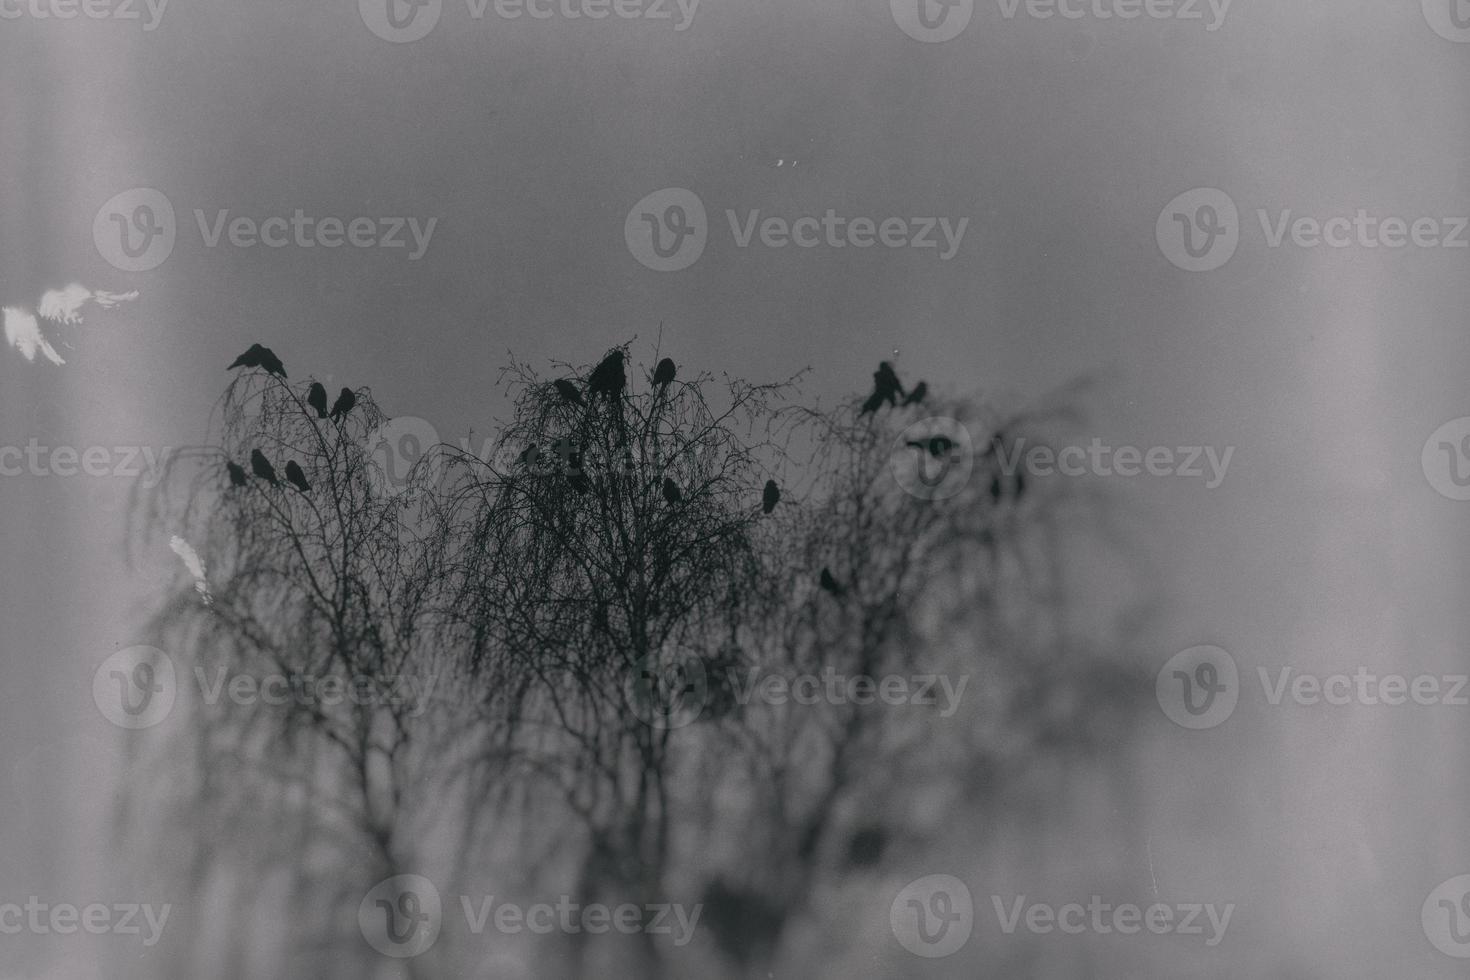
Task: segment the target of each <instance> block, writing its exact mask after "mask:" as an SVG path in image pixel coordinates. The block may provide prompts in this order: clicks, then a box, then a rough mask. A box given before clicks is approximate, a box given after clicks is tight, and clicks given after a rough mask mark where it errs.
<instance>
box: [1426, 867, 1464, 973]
mask: <svg viewBox="0 0 1470 980" xmlns="http://www.w3.org/2000/svg"><path fill="white" fill-rule="evenodd" d="M1419 923H1420V925H1421V926H1423V928H1424V935H1425V936H1426V937H1427V938H1428V939H1429V941H1430V943H1432V944H1433V946H1434V948H1435V949H1437V950H1439V951H1440V952H1441V953H1443V954H1444V955H1446V956H1453V957H1454V958H1455V959H1461V960H1463V959H1466V958H1470V874H1465V875H1456V876H1455V877H1453V878H1450V879H1449V880H1448V881H1442V882H1440V883H1439V884H1438V885H1436V886H1435V887H1434V889H1433V890H1432V891H1431V892H1430V893H1429V896H1428V897H1427V898H1425V899H1424V904H1423V906H1421V907H1420V909H1419Z"/></svg>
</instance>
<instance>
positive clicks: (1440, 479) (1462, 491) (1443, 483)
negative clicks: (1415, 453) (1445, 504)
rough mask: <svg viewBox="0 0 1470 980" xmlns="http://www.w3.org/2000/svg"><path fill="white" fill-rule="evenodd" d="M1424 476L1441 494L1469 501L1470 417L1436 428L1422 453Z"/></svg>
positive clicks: (1420, 455) (1453, 420) (1451, 498)
mask: <svg viewBox="0 0 1470 980" xmlns="http://www.w3.org/2000/svg"><path fill="white" fill-rule="evenodd" d="M1419 464H1420V466H1421V467H1423V469H1424V478H1425V479H1426V480H1428V481H1429V485H1430V486H1431V487H1433V488H1434V490H1435V492H1436V493H1438V494H1439V495H1440V496H1442V497H1448V498H1449V499H1450V500H1470V416H1467V417H1464V418H1458V419H1451V420H1450V421H1448V422H1446V423H1445V424H1444V425H1442V426H1440V427H1439V428H1438V429H1435V430H1434V434H1433V435H1431V436H1430V437H1429V438H1428V439H1427V440H1426V441H1425V443H1424V449H1423V451H1422V452H1421V453H1420V454H1419Z"/></svg>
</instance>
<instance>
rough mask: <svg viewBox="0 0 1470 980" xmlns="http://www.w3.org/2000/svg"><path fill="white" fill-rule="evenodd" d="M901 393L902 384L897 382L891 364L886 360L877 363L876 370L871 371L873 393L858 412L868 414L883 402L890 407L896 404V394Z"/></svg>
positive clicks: (896, 376)
mask: <svg viewBox="0 0 1470 980" xmlns="http://www.w3.org/2000/svg"><path fill="white" fill-rule="evenodd" d="M902 394H903V385H902V384H900V383H899V380H898V375H897V374H895V373H894V372H893V365H892V364H889V363H888V362H887V361H882V362H880V363H879V364H878V370H876V371H874V372H873V393H872V394H871V395H869V396H868V400H867V401H865V402H863V409H862V411H861V412H859V413H858V414H860V415H868V414H870V413H872V412H876V411H877V410H878V409H879V408H880V407H881V406H882V405H883V403H884V402H887V403H888V406H889V407H890V408H892V407H894V406H896V405H897V404H898V396H899V395H902Z"/></svg>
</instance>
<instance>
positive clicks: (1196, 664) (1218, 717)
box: [1154, 645, 1240, 730]
mask: <svg viewBox="0 0 1470 980" xmlns="http://www.w3.org/2000/svg"><path fill="white" fill-rule="evenodd" d="M1154 695H1155V696H1156V697H1157V698H1158V701H1159V707H1160V708H1162V709H1164V714H1165V715H1167V716H1168V717H1169V720H1170V721H1172V722H1174V724H1176V725H1179V726H1181V727H1183V728H1192V729H1196V730H1199V729H1204V728H1214V727H1215V726H1216V725H1219V724H1222V723H1223V722H1224V721H1225V719H1227V718H1229V717H1230V715H1231V714H1232V713H1233V712H1234V711H1235V704H1236V702H1237V701H1239V700H1240V673H1239V671H1238V670H1237V669H1236V666H1235V658H1234V657H1232V656H1230V654H1229V653H1227V652H1225V651H1224V650H1222V649H1220V648H1219V647H1217V646H1209V645H1204V646H1197V647H1190V648H1189V649H1188V650H1181V651H1180V652H1179V653H1176V654H1175V655H1174V656H1172V657H1170V658H1169V660H1168V662H1167V663H1165V664H1164V666H1163V667H1162V668H1160V670H1159V674H1158V677H1157V678H1156V679H1155V682H1154Z"/></svg>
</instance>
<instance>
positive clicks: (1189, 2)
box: [888, 0, 1233, 44]
mask: <svg viewBox="0 0 1470 980" xmlns="http://www.w3.org/2000/svg"><path fill="white" fill-rule="evenodd" d="M1232 2H1233V0H996V7H997V8H999V10H1000V15H1001V17H1002V18H1004V19H1005V20H1007V21H1012V20H1015V19H1016V17H1017V16H1018V15H1022V14H1024V15H1025V16H1026V17H1028V18H1030V19H1032V20H1063V21H1077V20H1093V21H1109V20H1138V19H1139V18H1147V19H1149V20H1178V21H1196V20H1197V21H1205V20H1206V16H1207V15H1208V17H1209V20H1208V22H1207V23H1205V30H1207V31H1217V30H1219V29H1220V28H1221V27H1223V26H1224V24H1225V15H1226V14H1228V13H1229V12H1230V4H1231V3H1232ZM888 7H889V10H890V12H891V13H892V14H893V22H894V23H895V24H897V25H898V26H899V29H900V30H902V31H903V32H904V33H905V34H907V35H908V36H909V37H911V38H913V39H914V40H915V41H925V42H928V43H930V44H937V43H940V42H943V41H948V40H951V39H953V38H956V37H959V36H960V34H961V33H963V32H964V30H965V28H966V27H967V26H969V23H970V19H971V17H973V16H974V13H975V0H888Z"/></svg>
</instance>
